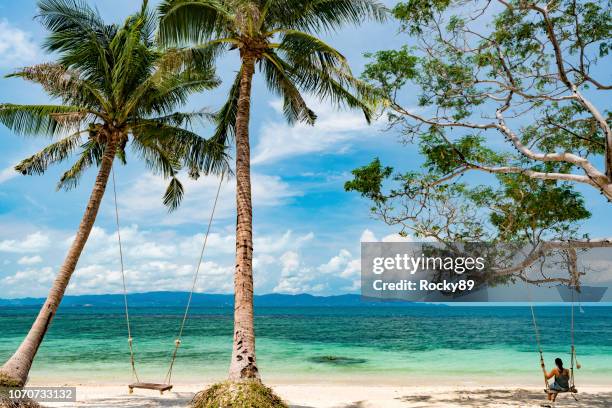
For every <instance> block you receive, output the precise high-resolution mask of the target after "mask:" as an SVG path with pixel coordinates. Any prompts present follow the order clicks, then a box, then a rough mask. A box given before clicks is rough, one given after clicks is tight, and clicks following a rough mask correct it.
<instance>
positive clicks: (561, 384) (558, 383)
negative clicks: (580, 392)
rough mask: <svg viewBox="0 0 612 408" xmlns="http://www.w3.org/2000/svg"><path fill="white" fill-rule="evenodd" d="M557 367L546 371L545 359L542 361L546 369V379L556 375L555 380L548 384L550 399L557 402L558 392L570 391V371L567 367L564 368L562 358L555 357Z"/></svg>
mask: <svg viewBox="0 0 612 408" xmlns="http://www.w3.org/2000/svg"><path fill="white" fill-rule="evenodd" d="M555 365H556V367H555V368H553V369H552V370H550V372H548V371H546V368H544V361H542V369H543V370H544V376H545V377H546V380H550V379H551V378H553V377H555V381H554V382H553V383H552V384H550V385H549V386H548V390H549V391H550V392H549V393H548V400H549V401H552V402H555V399H557V393H559V392H567V391H570V385H569V381H570V371H569V370H568V369H567V368H563V361H562V360H561V359H560V358H555Z"/></svg>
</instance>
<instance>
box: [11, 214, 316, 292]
mask: <svg viewBox="0 0 612 408" xmlns="http://www.w3.org/2000/svg"><path fill="white" fill-rule="evenodd" d="M60 237H61V239H60ZM313 237H314V235H313V234H312V233H302V234H296V233H294V232H293V231H291V230H288V231H285V232H284V233H280V234H273V235H257V236H256V243H257V244H256V245H257V248H258V251H257V252H256V257H255V259H254V260H253V265H254V270H255V279H256V287H257V288H258V290H260V292H259V293H267V292H270V291H271V289H272V287H273V286H274V285H275V284H276V279H277V274H278V275H280V274H281V273H282V272H281V269H283V265H284V268H285V270H286V272H287V273H289V272H290V271H291V270H297V268H298V266H300V261H299V259H298V258H299V251H300V249H301V248H302V247H303V246H304V245H305V244H306V243H308V242H310V241H311V240H312V239H313ZM121 238H122V244H123V254H124V267H125V271H124V272H125V275H126V278H127V289H128V291H130V292H145V291H152V290H173V291H174V290H185V291H186V290H190V288H191V284H192V281H193V276H194V272H195V269H196V266H197V260H198V259H199V255H200V251H201V249H202V242H203V239H204V235H203V234H201V233H197V234H193V235H188V234H187V235H185V234H177V233H176V232H175V231H173V230H171V229H163V228H162V229H157V228H156V229H152V230H149V229H143V228H140V227H139V226H138V225H136V224H132V225H128V226H125V227H124V228H122V231H121ZM73 239H74V235H72V236H66V235H61V234H53V235H52V237H51V238H49V237H47V236H46V235H42V234H40V233H34V234H30V235H27V236H25V237H17V238H15V239H14V240H10V241H9V240H6V241H1V242H0V248H2V249H3V250H10V251H11V252H13V253H15V254H18V253H20V252H23V251H24V250H25V249H28V250H29V249H31V248H34V247H38V248H42V249H41V250H40V251H41V255H38V254H37V255H33V256H29V255H23V256H21V258H18V259H17V258H16V261H15V262H14V263H11V262H5V265H11V266H7V267H6V268H5V269H4V270H3V271H0V287H3V288H4V285H6V287H9V286H10V292H3V293H2V295H0V296H2V297H5V296H11V297H23V296H45V295H46V293H47V291H48V290H49V287H50V285H51V282H52V279H53V277H54V276H55V274H56V273H57V270H58V267H59V265H61V263H62V262H63V256H64V254H65V253H66V250H67V249H68V247H69V245H70V243H71V242H72V240H73ZM234 250H235V239H234V234H233V232H226V233H224V232H214V233H212V234H211V235H210V236H209V239H208V243H207V247H206V252H205V254H204V260H203V262H202V264H201V265H200V271H199V279H198V282H197V286H196V290H197V291H200V292H207V293H231V292H232V290H233V272H234ZM5 261H8V259H7V260H5ZM13 265H14V266H13ZM34 265H36V267H34ZM38 265H40V266H38ZM24 267H25V269H24ZM2 273H4V276H3V274H2ZM39 278H40V279H39ZM33 281H35V284H33ZM296 288H297V287H296ZM296 290H297V289H296ZM121 291H122V279H121V264H120V262H119V252H118V244H117V236H116V232H115V231H114V230H106V229H104V228H102V227H99V226H95V227H94V228H93V229H92V231H91V234H90V238H89V240H88V242H87V245H86V246H85V250H84V252H83V254H82V256H81V259H80V260H79V265H78V267H77V269H76V271H75V273H74V275H73V278H72V280H71V283H70V285H69V288H68V292H67V293H68V294H71V295H75V294H94V293H97V294H100V293H120V292H121Z"/></svg>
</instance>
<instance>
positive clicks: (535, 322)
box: [528, 288, 549, 390]
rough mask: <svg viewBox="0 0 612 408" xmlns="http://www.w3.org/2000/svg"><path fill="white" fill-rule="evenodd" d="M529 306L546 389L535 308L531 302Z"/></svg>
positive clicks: (542, 354) (542, 353)
mask: <svg viewBox="0 0 612 408" xmlns="http://www.w3.org/2000/svg"><path fill="white" fill-rule="evenodd" d="M528 290H529V295H530V297H531V289H530V288H528ZM529 307H531V319H532V320H533V330H534V331H535V337H536V344H537V346H538V352H539V353H540V366H541V367H542V373H543V374H544V384H545V387H546V389H547V390H548V387H549V385H548V380H547V379H546V368H544V352H543V351H542V342H541V341H540V330H539V329H538V322H537V320H536V316H535V310H534V309H533V302H531V303H530V305H529Z"/></svg>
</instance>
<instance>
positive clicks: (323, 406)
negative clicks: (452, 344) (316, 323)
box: [33, 382, 612, 408]
mask: <svg viewBox="0 0 612 408" xmlns="http://www.w3.org/2000/svg"><path fill="white" fill-rule="evenodd" d="M33 385H34V384H33ZM47 385H49V384H47ZM57 385H60V383H57ZM61 385H64V384H61ZM69 385H70V386H76V387H77V392H76V396H77V402H76V403H74V402H71V403H46V404H43V405H44V406H48V407H100V408H101V407H109V406H126V407H143V406H146V407H177V408H178V407H185V406H187V405H188V403H189V401H191V398H193V395H194V394H195V393H196V392H198V391H200V390H202V389H204V388H205V387H206V386H208V385H210V384H179V385H175V387H174V388H173V389H172V391H169V392H166V393H164V395H161V396H160V395H159V393H158V392H157V391H150V390H135V391H134V394H132V395H130V394H128V390H127V384H126V385H123V386H120V385H111V384H99V385H78V384H69ZM266 385H268V386H270V387H272V388H273V389H274V390H275V392H276V393H278V394H279V395H280V396H281V397H282V398H283V399H284V400H285V401H286V402H288V403H289V405H290V406H291V407H292V408H382V407H384V408H406V407H415V408H416V407H422V408H425V407H439V408H443V407H444V408H462V407H463V408H466V407H470V408H477V407H478V408H480V407H517V408H518V407H539V406H540V404H542V403H543V402H544V401H545V394H544V392H543V390H542V388H541V387H540V388H538V387H534V386H533V385H532V386H531V387H521V386H518V385H514V384H513V385H512V386H511V387H500V386H497V387H494V386H487V385H481V386H471V387H466V386H452V385H436V386H434V385H428V386H419V385H404V386H393V385H355V384H344V385H340V384H329V383H325V384H299V383H294V384H278V383H274V382H270V383H267V384H266ZM577 398H578V400H579V401H578V402H577V401H575V400H574V399H573V398H572V397H571V396H570V395H568V394H563V395H560V396H559V398H558V399H557V401H558V402H559V403H562V405H563V406H564V407H570V408H574V407H610V403H611V402H612V387H609V386H608V387H604V386H583V387H581V388H580V387H579V393H578V394H577Z"/></svg>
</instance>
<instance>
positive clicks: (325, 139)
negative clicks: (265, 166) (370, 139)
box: [251, 100, 375, 164]
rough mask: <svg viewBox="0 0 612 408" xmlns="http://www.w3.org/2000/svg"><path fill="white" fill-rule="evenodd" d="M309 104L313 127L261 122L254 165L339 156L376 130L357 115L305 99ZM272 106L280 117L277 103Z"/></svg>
mask: <svg viewBox="0 0 612 408" xmlns="http://www.w3.org/2000/svg"><path fill="white" fill-rule="evenodd" d="M308 103H309V105H310V106H311V107H312V108H313V109H314V110H315V112H316V113H317V115H318V119H317V121H316V123H315V125H314V126H310V125H307V124H304V123H296V124H295V125H293V126H290V125H288V124H287V123H286V122H285V121H284V120H283V119H281V120H279V121H274V122H266V123H264V124H263V125H262V126H263V128H262V132H261V135H260V137H259V140H258V143H257V145H256V146H255V148H254V149H253V159H252V160H251V162H252V163H253V164H260V163H264V162H266V163H270V162H274V161H278V160H281V159H285V158H287V157H292V156H297V155H301V154H307V153H315V152H334V153H339V152H341V151H342V150H343V149H344V150H346V148H347V145H346V143H347V142H349V141H350V140H353V139H356V138H359V137H363V136H364V132H365V131H366V130H370V131H371V132H374V131H375V130H374V129H371V128H370V127H369V126H368V124H367V122H366V120H365V119H364V117H363V114H361V113H360V112H357V111H338V110H336V109H334V108H333V107H332V106H330V105H322V104H321V103H318V102H313V101H312V100H308ZM271 105H272V107H273V108H274V109H275V110H276V111H277V112H278V113H279V115H280V114H282V106H281V104H280V103H279V102H278V101H274V102H272V103H271Z"/></svg>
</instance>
